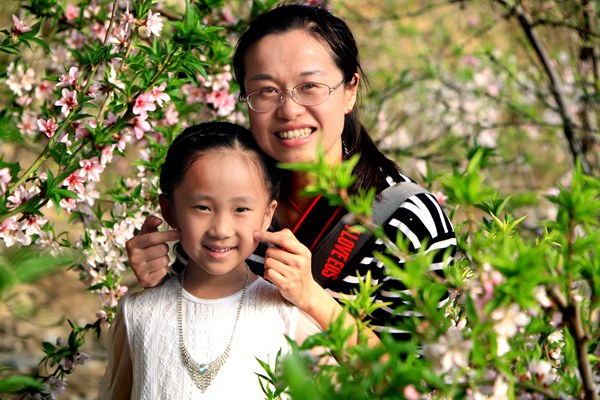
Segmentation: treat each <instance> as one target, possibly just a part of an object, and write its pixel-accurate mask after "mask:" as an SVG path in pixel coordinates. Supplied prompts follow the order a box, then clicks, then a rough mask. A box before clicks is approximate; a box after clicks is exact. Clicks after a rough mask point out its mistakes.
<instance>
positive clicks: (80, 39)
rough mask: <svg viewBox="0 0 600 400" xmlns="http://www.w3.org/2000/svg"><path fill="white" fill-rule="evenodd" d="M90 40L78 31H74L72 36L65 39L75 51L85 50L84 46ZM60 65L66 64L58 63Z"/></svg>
mask: <svg viewBox="0 0 600 400" xmlns="http://www.w3.org/2000/svg"><path fill="white" fill-rule="evenodd" d="M87 40H88V38H87V36H85V35H84V34H83V33H81V32H79V31H77V30H73V31H71V34H70V36H69V37H68V38H67V39H65V41H66V43H67V45H68V46H69V47H71V48H73V49H81V48H83V44H84V43H85V42H86V41H87ZM57 62H60V63H64V62H63V61H62V60H60V61H57Z"/></svg>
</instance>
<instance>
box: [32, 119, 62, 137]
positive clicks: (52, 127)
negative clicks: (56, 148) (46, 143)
mask: <svg viewBox="0 0 600 400" xmlns="http://www.w3.org/2000/svg"><path fill="white" fill-rule="evenodd" d="M37 125H38V128H39V129H40V132H42V133H45V134H46V136H48V138H51V137H52V136H54V133H55V132H56V130H57V129H58V125H57V123H56V120H55V119H54V117H52V118H50V119H49V120H47V121H46V120H43V119H41V118H40V119H38V120H37Z"/></svg>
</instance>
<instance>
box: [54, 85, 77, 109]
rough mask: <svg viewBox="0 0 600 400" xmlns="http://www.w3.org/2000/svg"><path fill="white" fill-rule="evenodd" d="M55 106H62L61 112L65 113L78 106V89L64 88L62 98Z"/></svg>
mask: <svg viewBox="0 0 600 400" xmlns="http://www.w3.org/2000/svg"><path fill="white" fill-rule="evenodd" d="M54 105H55V106H61V107H62V109H61V112H62V113H63V114H64V115H67V114H69V112H70V111H71V110H72V109H73V108H75V106H77V91H76V90H72V91H70V90H69V89H63V90H62V98H61V99H60V100H58V101H57V102H56V103H54Z"/></svg>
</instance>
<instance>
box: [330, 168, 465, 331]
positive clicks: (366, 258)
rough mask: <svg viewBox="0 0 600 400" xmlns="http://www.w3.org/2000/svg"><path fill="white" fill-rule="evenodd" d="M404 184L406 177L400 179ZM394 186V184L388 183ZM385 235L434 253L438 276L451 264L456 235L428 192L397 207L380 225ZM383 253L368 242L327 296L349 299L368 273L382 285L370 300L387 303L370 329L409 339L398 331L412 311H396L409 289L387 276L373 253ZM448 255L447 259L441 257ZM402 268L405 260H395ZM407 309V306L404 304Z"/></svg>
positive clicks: (376, 243) (380, 244)
mask: <svg viewBox="0 0 600 400" xmlns="http://www.w3.org/2000/svg"><path fill="white" fill-rule="evenodd" d="M403 178H404V179H405V180H406V181H410V179H409V178H407V177H403ZM390 184H393V182H390ZM383 228H384V232H385V233H386V235H387V237H388V238H390V239H391V240H392V241H393V242H395V241H396V238H397V236H398V235H399V236H400V238H399V239H400V240H407V244H408V249H409V251H410V252H418V251H423V252H424V253H429V252H435V255H434V257H433V263H432V264H431V267H430V270H431V271H432V272H434V273H436V274H439V275H440V276H442V275H443V268H444V266H445V264H446V263H449V262H451V261H452V257H453V256H454V253H455V252H456V236H455V233H454V229H453V227H452V223H451V222H450V220H449V219H448V217H447V216H446V214H445V213H444V211H443V210H442V207H441V206H440V204H439V203H438V201H437V199H436V198H435V196H433V195H432V194H429V193H420V194H416V195H414V196H412V197H410V198H409V199H407V200H406V201H405V202H404V203H403V204H401V205H399V206H398V208H397V210H396V211H395V212H394V213H393V214H392V216H391V217H389V218H388V220H387V221H386V222H385V223H384V224H383ZM375 252H377V253H382V254H385V252H386V247H385V244H384V243H383V242H382V241H381V240H372V241H370V242H369V243H367V244H366V245H365V246H364V247H363V248H362V250H361V252H360V253H359V255H358V256H357V257H356V258H355V259H359V260H361V261H360V263H359V264H358V265H356V271H354V272H350V273H349V274H348V275H347V277H346V278H344V279H343V280H341V281H339V282H335V283H333V284H332V285H330V287H329V288H328V289H327V291H328V292H329V294H331V295H332V296H333V297H334V298H336V299H339V298H341V297H342V296H350V295H351V293H352V292H353V290H358V287H359V279H358V278H357V275H358V276H360V277H361V279H364V277H365V276H366V274H367V272H368V271H370V272H371V279H372V284H373V285H377V284H381V287H380V288H379V289H378V290H377V292H376V293H375V295H374V297H373V301H374V302H375V303H390V304H389V305H386V306H383V307H381V308H379V309H378V310H376V311H375V312H374V313H373V315H370V316H369V318H370V319H371V321H372V324H371V326H372V328H373V329H374V330H375V331H376V332H384V331H385V332H390V333H392V334H393V336H394V337H395V338H397V339H399V340H402V339H408V338H409V337H410V335H409V334H408V332H406V331H404V330H402V329H400V328H399V327H398V323H399V322H402V321H403V320H404V319H405V318H406V317H413V316H415V315H417V314H416V313H415V312H414V311H411V310H410V309H409V310H405V311H401V312H400V311H397V308H398V307H399V306H402V305H405V303H404V300H403V299H406V297H407V296H406V295H408V294H409V290H408V288H407V287H406V286H405V285H404V284H403V283H402V282H401V281H400V280H399V279H398V278H396V277H394V276H392V275H389V274H388V271H387V269H386V268H385V267H384V265H383V263H382V262H381V261H380V260H378V259H377V258H375V257H374V256H373V254H374V253H375ZM446 254H448V255H449V257H448V258H446V259H445V258H444V256H445V255H446ZM394 261H395V263H396V264H397V265H398V266H399V267H400V268H402V267H403V265H404V260H403V259H400V258H395V259H394ZM403 294H404V296H403ZM446 300H447V296H445V297H443V298H441V299H440V303H439V304H440V306H442V305H443V304H444V302H445V301H446ZM406 305H407V306H409V308H410V304H406Z"/></svg>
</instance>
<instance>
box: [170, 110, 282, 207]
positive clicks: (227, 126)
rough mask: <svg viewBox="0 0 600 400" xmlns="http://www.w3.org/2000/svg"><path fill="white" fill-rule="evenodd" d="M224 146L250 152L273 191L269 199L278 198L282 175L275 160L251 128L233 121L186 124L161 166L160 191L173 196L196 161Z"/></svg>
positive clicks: (269, 188)
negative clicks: (264, 148) (280, 175)
mask: <svg viewBox="0 0 600 400" xmlns="http://www.w3.org/2000/svg"><path fill="white" fill-rule="evenodd" d="M221 149H231V150H235V151H237V152H240V153H243V154H245V155H247V156H248V158H249V159H250V160H252V161H253V162H255V163H256V165H257V167H258V168H259V171H260V172H261V173H262V175H263V180H264V182H265V186H266V188H267V190H268V192H269V195H270V196H269V200H273V199H276V198H277V196H278V195H279V186H280V179H279V173H278V171H277V168H276V167H275V160H273V159H271V158H270V157H269V156H268V155H266V154H265V153H264V152H263V151H262V150H261V149H260V147H258V145H257V144H256V141H255V140H254V137H253V136H252V133H251V132H250V131H249V130H248V129H246V128H244V127H243V126H240V125H237V124H232V123H230V122H204V123H201V124H198V125H194V126H190V127H189V128H186V129H185V130H184V131H183V132H182V133H181V134H180V135H179V136H177V138H176V139H175V140H174V141H173V143H172V144H171V146H170V147H169V150H168V152H167V157H166V159H165V162H164V164H163V165H162V167H161V171H160V190H161V192H162V193H163V194H164V195H166V196H167V197H171V196H172V195H173V191H174V190H175V189H177V187H178V186H179V185H181V183H182V182H183V178H184V177H185V173H186V172H187V170H188V169H189V168H190V166H191V165H192V163H194V161H196V160H198V158H200V157H201V156H202V155H204V154H206V153H207V152H209V151H213V150H221ZM232 173H233V171H232Z"/></svg>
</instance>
